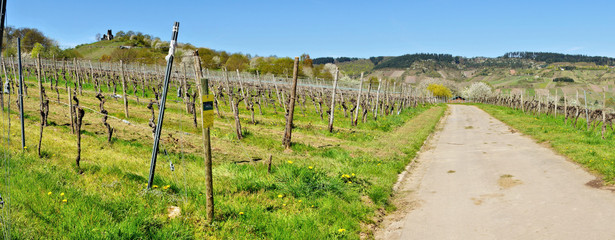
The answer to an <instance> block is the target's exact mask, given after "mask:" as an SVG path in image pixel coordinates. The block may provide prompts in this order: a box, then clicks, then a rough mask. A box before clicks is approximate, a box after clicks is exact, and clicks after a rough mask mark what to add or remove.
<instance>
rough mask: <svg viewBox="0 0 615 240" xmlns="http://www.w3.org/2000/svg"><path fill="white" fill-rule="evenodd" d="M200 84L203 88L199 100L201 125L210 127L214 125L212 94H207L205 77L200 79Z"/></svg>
mask: <svg viewBox="0 0 615 240" xmlns="http://www.w3.org/2000/svg"><path fill="white" fill-rule="evenodd" d="M201 86H202V87H203V88H204V89H203V90H204V91H203V93H204V94H203V95H202V97H201V102H203V110H202V111H203V127H204V128H210V127H213V126H214V95H212V94H207V93H209V89H207V88H208V86H207V79H201Z"/></svg>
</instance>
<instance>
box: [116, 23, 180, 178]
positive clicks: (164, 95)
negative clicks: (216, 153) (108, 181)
mask: <svg viewBox="0 0 615 240" xmlns="http://www.w3.org/2000/svg"><path fill="white" fill-rule="evenodd" d="M178 30H179V22H175V24H174V25H173V36H172V37H171V44H170V47H169V55H167V56H166V57H165V58H166V60H167V70H166V74H165V76H164V85H163V88H162V96H161V98H160V111H159V114H158V123H157V124H156V130H155V131H154V147H153V149H152V160H151V163H150V168H149V180H148V181H147V189H152V185H153V183H154V173H155V172H156V158H157V157H158V142H159V141H160V132H161V131H162V122H163V120H164V106H165V103H166V101H167V91H168V90H169V79H170V77H171V70H172V68H173V58H174V55H175V47H176V46H177V32H178ZM124 99H125V98H124Z"/></svg>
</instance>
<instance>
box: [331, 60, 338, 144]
mask: <svg viewBox="0 0 615 240" xmlns="http://www.w3.org/2000/svg"><path fill="white" fill-rule="evenodd" d="M338 75H339V69H338V68H337V67H336V68H335V78H334V79H333V94H331V113H330V114H329V132H330V133H332V132H333V115H334V112H335V92H336V90H337V78H338Z"/></svg>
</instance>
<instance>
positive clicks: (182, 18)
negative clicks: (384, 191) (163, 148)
mask: <svg viewBox="0 0 615 240" xmlns="http://www.w3.org/2000/svg"><path fill="white" fill-rule="evenodd" d="M7 1H8V8H7V24H8V25H10V26H16V27H35V28H38V29H40V30H41V31H43V33H45V34H46V35H47V36H49V37H51V38H53V39H55V40H56V41H58V43H59V44H60V45H61V46H62V47H70V46H75V45H77V44H81V43H88V42H93V41H94V36H95V35H96V33H103V32H105V31H106V29H113V31H114V32H117V31H119V30H124V31H126V30H134V31H140V32H143V33H147V34H151V35H153V36H157V37H160V38H161V39H162V40H166V41H168V40H169V39H170V37H171V28H172V25H173V22H174V21H179V22H180V30H179V37H178V38H179V41H180V42H189V43H191V44H193V45H195V46H198V47H208V48H212V49H216V50H225V51H228V52H242V53H250V54H252V55H260V56H269V55H277V56H289V57H293V56H299V55H301V54H302V53H308V54H310V55H311V56H312V57H323V56H333V57H339V56H349V57H370V56H397V55H402V54H406V53H417V52H429V53H450V54H453V55H460V56H466V57H472V56H487V57H495V56H500V55H502V54H504V53H505V52H509V51H548V52H560V53H569V54H586V55H599V56H610V57H615V44H614V43H615V42H614V41H613V40H615V27H614V26H615V14H613V13H612V12H613V11H615V1H568V0H559V1H539V0H536V1H526V0H519V1H474V0H469V1H464V0H456V1H455V0H433V1H387V0H383V1H361V0H355V1H324V0H323V1H320V0H304V1H289V0H286V1H232V0H227V1H219V0H218V1H180V0H176V1H157V0H151V1H117V0H102V1H100V0H99V1H92V0H59V1H48V0H7Z"/></svg>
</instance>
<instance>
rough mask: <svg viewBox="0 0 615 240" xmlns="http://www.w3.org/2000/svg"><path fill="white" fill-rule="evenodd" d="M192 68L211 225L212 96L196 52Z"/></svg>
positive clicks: (212, 207) (212, 192)
mask: <svg viewBox="0 0 615 240" xmlns="http://www.w3.org/2000/svg"><path fill="white" fill-rule="evenodd" d="M194 67H195V70H196V71H195V72H196V79H195V80H196V86H199V85H200V86H201V87H200V88H199V89H200V91H199V93H200V95H201V101H202V104H203V105H202V107H201V122H202V123H203V150H204V155H205V156H204V159H205V204H206V207H207V223H208V224H211V222H212V221H213V219H214V188H213V174H212V167H211V165H212V159H211V138H210V127H212V126H213V124H214V109H213V101H214V96H213V95H210V94H209V81H208V79H204V78H203V76H202V68H201V58H200V57H199V52H198V50H197V51H195V52H194Z"/></svg>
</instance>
